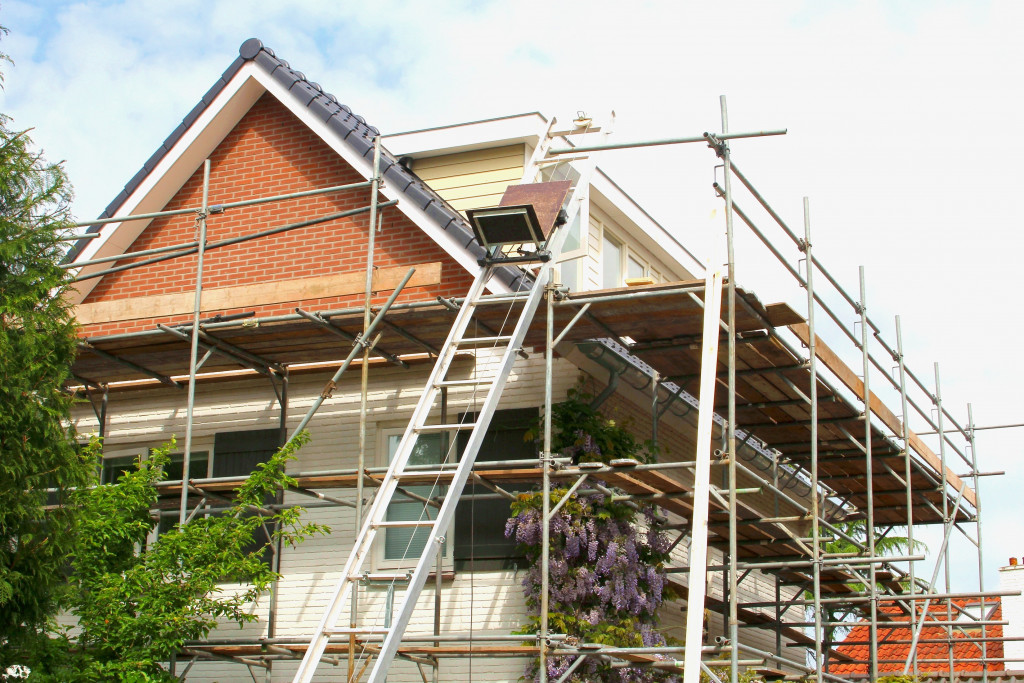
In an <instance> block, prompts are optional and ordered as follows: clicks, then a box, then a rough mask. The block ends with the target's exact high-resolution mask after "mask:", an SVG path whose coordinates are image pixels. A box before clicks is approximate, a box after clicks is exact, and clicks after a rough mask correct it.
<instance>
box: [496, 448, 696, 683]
mask: <svg viewBox="0 0 1024 683" xmlns="http://www.w3.org/2000/svg"><path fill="white" fill-rule="evenodd" d="M581 446H582V444H581ZM564 493H565V491H564V490H560V491H555V492H553V493H552V502H551V504H552V505H555V504H556V503H557V501H558V500H559V499H560V498H561V496H562V495H564ZM542 504H543V500H542V498H541V495H540V494H533V495H532V496H529V495H527V496H521V497H520V500H519V501H518V502H517V503H516V504H515V505H514V508H513V509H514V512H515V516H513V517H512V518H511V519H509V520H508V523H507V524H506V527H505V534H506V536H508V537H510V538H515V540H516V541H517V542H518V543H519V544H520V546H521V547H522V548H523V550H524V551H525V552H526V555H527V559H528V560H529V561H530V570H529V571H528V572H527V575H526V577H525V579H524V580H523V588H524V592H525V595H526V601H527V605H528V606H529V607H530V608H531V610H532V612H533V622H534V624H535V625H536V624H537V623H538V622H539V615H540V588H541V567H540V557H541V537H542V529H541V506H542ZM637 517H638V515H637V512H636V511H635V510H634V509H632V508H628V507H625V506H623V505H621V504H619V503H613V502H611V501H610V500H608V499H606V498H605V497H604V496H601V495H583V496H574V497H573V498H572V499H571V500H569V501H567V502H566V504H565V505H564V506H563V507H562V509H561V510H560V511H559V513H558V514H557V515H556V516H555V518H554V519H552V520H551V527H550V548H549V560H548V577H549V584H548V585H549V592H548V601H549V622H550V624H551V629H552V630H553V631H555V632H564V633H566V634H568V635H573V636H576V637H577V638H578V639H579V641H580V642H597V643H602V644H606V645H614V646H619V647H654V646H658V645H664V644H665V639H664V637H663V636H662V635H661V634H660V633H658V632H657V631H656V630H655V626H656V624H657V610H658V607H659V606H660V605H661V603H662V601H663V600H664V588H665V573H664V569H663V563H664V561H665V559H666V558H667V551H668V546H669V543H668V540H667V538H666V537H665V535H664V534H662V533H660V532H659V531H658V530H657V529H656V527H655V526H654V523H653V522H654V517H653V511H652V510H643V511H642V517H643V519H642V522H641V521H638V520H637ZM574 659H575V657H555V658H550V659H549V660H548V677H549V679H551V680H557V679H558V678H559V677H560V676H561V675H562V674H563V673H564V672H565V670H566V669H567V668H568V667H569V666H570V665H571V664H572V662H573V660H574ZM527 677H529V678H533V679H534V680H536V679H538V678H539V671H538V667H537V662H534V663H533V664H532V665H531V666H530V667H528V669H527ZM570 680H572V681H584V680H585V681H617V682H621V683H633V682H634V681H636V682H640V681H675V680H676V678H675V677H674V676H673V674H672V673H671V672H666V671H660V670H655V669H650V668H648V669H639V668H636V669H634V668H627V669H611V668H610V667H609V666H608V665H607V664H606V663H603V662H602V661H601V660H599V659H597V658H591V659H588V660H587V661H585V662H584V663H583V664H582V665H581V666H580V667H578V668H577V669H576V670H575V672H574V674H573V677H572V678H571V679H570Z"/></svg>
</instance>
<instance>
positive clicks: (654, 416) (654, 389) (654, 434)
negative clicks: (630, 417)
mask: <svg viewBox="0 0 1024 683" xmlns="http://www.w3.org/2000/svg"><path fill="white" fill-rule="evenodd" d="M660 386H661V375H659V374H658V371H657V370H655V371H654V376H653V377H651V445H652V446H654V447H655V448H657V447H658V387H660Z"/></svg>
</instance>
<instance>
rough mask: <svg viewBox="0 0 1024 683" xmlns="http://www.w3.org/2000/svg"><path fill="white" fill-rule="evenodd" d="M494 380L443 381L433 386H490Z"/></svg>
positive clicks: (491, 378)
mask: <svg viewBox="0 0 1024 683" xmlns="http://www.w3.org/2000/svg"><path fill="white" fill-rule="evenodd" d="M492 383H494V378H493V377H490V378H483V377H481V378H477V379H445V380H441V381H440V382H437V383H435V384H434V386H435V387H472V386H479V385H481V384H492Z"/></svg>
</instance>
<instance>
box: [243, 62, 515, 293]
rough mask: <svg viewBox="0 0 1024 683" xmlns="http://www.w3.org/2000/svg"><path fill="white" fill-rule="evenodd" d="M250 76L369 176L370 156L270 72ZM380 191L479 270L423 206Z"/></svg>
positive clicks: (501, 289)
mask: <svg viewBox="0 0 1024 683" xmlns="http://www.w3.org/2000/svg"><path fill="white" fill-rule="evenodd" d="M254 78H255V79H256V80H257V81H259V82H260V84H261V85H262V86H263V87H264V88H265V89H266V90H267V92H269V93H270V94H272V95H274V97H276V98H277V99H278V100H279V101H280V102H281V103H282V104H283V105H285V107H287V108H288V110H289V111H290V112H292V113H293V114H294V115H295V116H296V117H297V118H298V119H299V120H300V121H302V122H303V123H304V124H305V125H307V126H308V127H309V129H310V130H312V131H313V132H314V133H316V135H317V136H318V137H319V138H320V139H321V140H323V141H324V143H325V144H327V145H328V146H329V147H330V148H331V149H333V150H334V151H335V152H336V153H337V154H338V156H340V157H341V158H342V159H344V160H345V161H346V162H347V163H348V164H349V165H351V166H352V168H354V169H355V170H356V172H357V173H359V174H360V175H361V176H363V177H364V178H366V179H367V180H369V179H370V178H371V177H372V175H373V162H372V160H367V159H365V158H364V157H362V156H360V155H359V154H356V152H355V150H353V149H352V148H351V147H349V146H348V145H347V144H345V141H344V140H343V139H341V138H340V137H338V135H337V134H336V133H335V132H334V131H333V130H331V129H330V128H329V127H328V126H327V124H326V122H324V121H322V120H320V119H319V118H317V117H316V116H315V115H314V114H313V112H312V111H311V110H310V109H309V108H307V107H305V106H303V105H302V104H301V103H300V102H299V101H298V100H296V98H294V97H292V96H291V95H289V93H288V91H287V90H285V89H284V87H283V86H282V85H281V84H280V83H278V82H277V81H276V80H275V79H274V78H272V77H271V76H270V74H267V73H266V72H265V71H263V70H261V69H256V70H255V71H254ZM388 149H389V151H392V150H391V149H390V147H389V148H388ZM392 153H394V152H393V151H392ZM381 194H383V195H384V196H385V197H386V198H387V199H389V200H394V199H397V200H398V205H397V208H398V210H399V211H401V212H402V213H404V214H405V215H406V216H407V217H408V218H409V219H410V220H411V221H412V222H413V223H415V224H416V225H417V226H418V227H419V228H420V229H421V230H423V231H424V232H425V233H427V235H428V236H429V237H430V238H431V239H433V240H434V241H435V242H436V243H437V244H438V246H440V247H441V248H442V249H444V251H445V253H447V254H448V255H449V256H451V257H452V259H454V260H455V261H456V262H457V263H458V264H459V265H460V266H462V267H463V268H465V269H466V270H467V271H468V272H469V273H470V274H472V275H474V276H475V275H476V274H477V272H479V270H480V266H479V265H478V264H477V262H476V257H474V256H473V255H472V254H470V253H469V252H468V251H467V250H466V249H465V248H464V247H463V245H462V244H460V243H459V242H458V241H457V240H456V239H454V237H453V236H452V235H451V234H450V233H448V232H446V231H444V230H442V229H441V227H440V226H438V225H437V223H436V222H435V221H434V220H433V219H431V218H430V217H429V216H428V215H427V213H426V212H425V211H424V210H423V209H421V208H419V207H417V206H414V205H413V204H411V203H410V202H408V201H402V199H403V197H402V193H401V192H398V191H397V190H395V189H394V188H391V187H388V186H387V184H385V185H384V188H383V189H382V190H381ZM367 199H369V198H367ZM488 288H489V289H491V291H494V292H497V293H508V292H509V291H510V290H509V289H508V287H507V286H506V285H505V284H504V283H502V282H499V281H497V279H496V278H492V280H491V281H490V282H489V283H488Z"/></svg>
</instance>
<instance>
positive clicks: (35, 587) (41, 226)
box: [0, 27, 94, 672]
mask: <svg viewBox="0 0 1024 683" xmlns="http://www.w3.org/2000/svg"><path fill="white" fill-rule="evenodd" d="M0 33H6V29H3V28H2V27H0ZM0 59H6V56H4V55H0ZM9 124H10V119H8V118H7V117H6V116H3V115H2V114H0V500H2V501H3V504H2V505H0V672H3V671H4V670H6V668H7V666H8V665H9V664H10V662H11V661H12V659H11V658H12V657H14V656H16V654H14V653H18V652H21V651H22V650H24V649H26V648H32V647H34V645H33V643H35V644H38V643H39V642H40V640H39V639H40V638H41V637H42V631H43V630H44V628H45V626H46V623H47V620H48V619H49V618H50V617H51V616H52V615H53V614H54V613H55V612H56V611H57V609H58V605H59V603H60V599H61V591H62V587H63V584H64V582H65V579H64V572H63V567H64V566H65V565H66V563H67V558H68V553H69V551H70V547H71V542H72V540H73V539H74V538H75V531H74V514H73V510H72V509H71V508H69V507H66V506H60V505H59V504H60V503H63V502H66V501H67V497H68V491H69V490H70V489H71V488H73V487H76V486H82V485H84V484H86V483H87V482H88V481H89V476H90V472H91V471H92V468H93V462H94V460H93V452H94V451H93V450H92V449H90V448H85V449H79V448H78V446H77V445H76V443H75V434H74V432H73V430H72V429H71V428H70V427H69V426H68V425H69V416H70V408H71V404H72V397H71V396H69V395H68V394H66V393H64V391H63V389H62V387H63V384H64V382H65V381H66V380H67V379H68V376H69V372H70V367H71V362H72V360H73V359H74V356H75V335H76V328H75V323H74V320H73V318H72V316H71V313H70V310H69V306H68V304H67V302H66V300H65V293H66V291H67V288H68V286H69V278H68V274H67V271H65V270H62V269H61V268H59V266H58V264H59V262H60V259H61V257H62V255H63V251H64V249H63V243H62V242H60V241H59V239H58V237H59V235H60V232H61V231H62V230H64V229H66V228H67V226H68V224H69V219H70V214H69V208H68V207H69V202H70V199H71V189H70V187H69V186H68V183H67V178H66V176H65V174H64V170H63V169H62V168H61V166H60V165H59V164H51V163H48V162H46V161H45V160H44V159H43V157H42V155H41V154H40V153H38V152H36V151H34V150H33V147H32V141H31V140H30V139H29V137H28V135H27V134H26V133H25V132H23V131H16V130H12V129H11V128H10V127H9ZM48 488H52V489H54V490H55V491H53V492H50V493H48V491H47V489H48Z"/></svg>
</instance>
